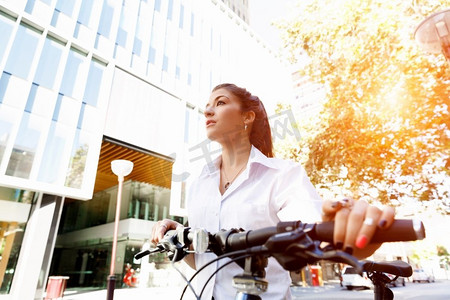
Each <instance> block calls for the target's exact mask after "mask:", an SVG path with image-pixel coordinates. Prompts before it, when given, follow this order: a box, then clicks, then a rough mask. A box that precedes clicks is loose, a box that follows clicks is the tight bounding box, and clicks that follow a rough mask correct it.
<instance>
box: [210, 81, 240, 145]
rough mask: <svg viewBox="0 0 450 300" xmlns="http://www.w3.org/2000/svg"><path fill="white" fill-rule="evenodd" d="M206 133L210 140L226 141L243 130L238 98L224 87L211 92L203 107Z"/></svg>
mask: <svg viewBox="0 0 450 300" xmlns="http://www.w3.org/2000/svg"><path fill="white" fill-rule="evenodd" d="M205 117H206V124H205V125H206V135H207V136H208V138H209V139H210V140H213V141H217V142H219V143H220V142H226V141H227V140H231V139H233V137H234V136H237V135H240V134H242V132H243V130H244V125H245V124H244V116H243V114H242V112H241V102H240V100H239V99H238V98H237V97H236V96H235V95H233V94H232V93H231V92H229V91H228V90H226V89H218V90H216V91H214V92H212V93H211V96H210V97H209V100H208V103H207V104H206V109H205Z"/></svg>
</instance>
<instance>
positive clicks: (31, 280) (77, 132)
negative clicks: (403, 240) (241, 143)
mask: <svg viewBox="0 0 450 300" xmlns="http://www.w3.org/2000/svg"><path fill="white" fill-rule="evenodd" d="M222 82H233V83H236V84H238V85H241V86H245V87H247V88H248V89H249V90H251V91H252V92H253V93H255V94H257V95H258V96H260V98H261V99H263V101H264V102H265V104H266V108H267V109H268V111H269V113H270V112H273V110H274V108H275V104H276V102H277V101H283V100H286V99H287V98H289V97H291V92H290V89H291V88H290V86H291V84H290V79H289V72H288V71H286V70H285V68H284V67H283V65H282V64H281V63H280V61H279V59H278V58H277V57H276V56H275V55H274V53H273V52H271V50H270V49H269V48H268V47H267V46H266V45H265V44H264V42H263V41H262V40H261V39H260V38H259V37H258V36H257V35H256V34H255V33H254V32H253V31H252V30H251V28H250V27H249V26H248V24H247V23H245V22H244V21H243V20H242V19H241V18H239V16H238V15H237V14H236V13H234V12H233V11H232V10H231V9H229V8H228V7H227V6H226V5H225V4H224V3H223V2H222V1H216V0H199V1H197V0H195V1H194V0H167V1H162V0H121V1H117V0H99V1H94V0H74V1H64V0H14V1H13V0H0V257H1V258H0V300H1V299H34V298H35V299H38V298H39V299H42V295H43V292H44V290H45V286H46V283H47V278H48V276H49V275H68V276H69V277H70V280H69V287H77V286H78V287H79V286H83V287H103V286H105V283H106V275H107V273H108V270H109V269H108V266H109V264H110V259H111V257H110V256H111V250H110V249H111V243H112V233H113V223H112V222H113V221H114V210H115V200H116V197H117V177H116V176H115V175H114V174H113V173H112V172H111V168H110V163H111V161H112V160H114V159H128V160H131V161H133V162H134V169H133V172H132V173H131V174H130V175H129V176H127V177H126V178H125V183H124V193H123V200H122V206H121V221H120V225H119V226H120V227H119V228H120V229H119V243H118V254H117V258H116V259H117V260H116V270H115V273H116V274H118V276H122V274H123V272H124V265H126V264H127V263H130V264H131V265H133V266H134V267H136V268H137V267H140V272H141V278H143V280H141V282H140V284H142V285H144V286H152V285H153V286H158V285H164V284H166V281H167V280H170V279H167V280H166V281H161V278H163V277H164V276H162V275H161V274H162V273H161V272H166V273H164V274H168V273H167V272H168V271H166V270H164V268H163V266H164V264H165V261H164V259H163V258H162V257H153V258H152V259H151V260H149V261H148V263H147V264H146V265H145V266H143V265H142V266H141V265H139V266H138V265H137V264H136V262H134V261H133V259H132V256H133V254H134V253H135V252H137V251H139V250H141V249H142V247H146V246H148V238H149V233H150V232H151V228H152V226H153V224H154V223H155V221H158V220H160V219H162V218H174V219H176V220H179V221H180V222H183V221H184V219H185V218H184V217H185V207H184V194H185V190H186V189H187V188H188V186H189V182H190V180H191V179H192V178H193V175H192V174H191V173H190V171H189V170H191V169H190V166H191V165H201V164H204V163H205V160H206V161H207V160H208V159H209V157H210V156H211V155H212V154H215V153H217V146H215V145H211V144H210V143H209V142H208V141H207V140H206V138H205V135H204V132H203V131H204V129H203V127H204V126H203V124H204V122H203V121H204V119H203V115H202V110H203V108H204V105H205V101H206V99H207V97H208V94H209V92H210V90H211V89H212V88H213V87H214V86H215V85H217V84H219V83H222ZM158 272H159V273H158ZM157 273H158V274H160V275H158V276H155V274H157ZM144 274H145V276H144ZM119 278H120V277H119ZM167 278H170V274H169V275H167Z"/></svg>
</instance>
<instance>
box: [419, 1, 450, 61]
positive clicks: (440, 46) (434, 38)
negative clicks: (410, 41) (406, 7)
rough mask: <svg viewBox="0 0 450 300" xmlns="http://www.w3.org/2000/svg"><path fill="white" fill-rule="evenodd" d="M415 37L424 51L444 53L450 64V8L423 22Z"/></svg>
mask: <svg viewBox="0 0 450 300" xmlns="http://www.w3.org/2000/svg"><path fill="white" fill-rule="evenodd" d="M414 37H415V39H416V42H417V43H418V44H419V46H420V47H421V48H422V49H423V50H425V51H427V52H431V53H442V54H444V56H445V58H446V59H447V61H448V62H449V63H450V8H448V9H445V10H443V11H440V12H437V13H434V14H432V15H430V16H429V17H427V18H426V19H425V20H423V21H422V22H421V23H420V24H419V26H417V28H416V31H415V32H414Z"/></svg>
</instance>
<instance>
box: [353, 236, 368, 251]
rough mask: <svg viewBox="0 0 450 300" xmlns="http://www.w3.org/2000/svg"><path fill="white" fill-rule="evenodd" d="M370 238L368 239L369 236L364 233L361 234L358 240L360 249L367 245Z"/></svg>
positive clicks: (357, 245) (357, 244) (357, 243)
mask: <svg viewBox="0 0 450 300" xmlns="http://www.w3.org/2000/svg"><path fill="white" fill-rule="evenodd" d="M368 241H369V240H368V239H367V236H365V235H364V234H361V235H360V236H359V237H358V239H357V240H356V244H355V245H356V247H358V248H359V249H362V248H364V247H365V246H367V242H368Z"/></svg>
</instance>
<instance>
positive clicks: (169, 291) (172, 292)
mask: <svg viewBox="0 0 450 300" xmlns="http://www.w3.org/2000/svg"><path fill="white" fill-rule="evenodd" d="M335 285H337V286H339V281H338V280H336V281H329V282H325V283H324V286H323V287H314V288H316V289H324V288H326V287H327V286H335ZM183 288H184V286H170V287H152V288H143V287H140V288H121V289H116V290H114V300H133V299H139V300H141V299H142V300H144V299H170V300H172V299H180V297H181V293H182V291H183ZM291 288H292V289H293V292H294V291H295V292H296V293H297V294H298V293H299V292H300V293H301V291H302V290H304V291H308V290H311V288H313V287H302V286H292V287H291ZM99 299H101V300H103V299H106V289H100V290H99V289H92V288H86V289H80V288H77V289H70V288H69V289H66V290H65V292H64V297H63V300H99ZM183 299H186V300H188V299H192V297H190V296H189V295H188V294H186V296H185V297H183Z"/></svg>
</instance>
